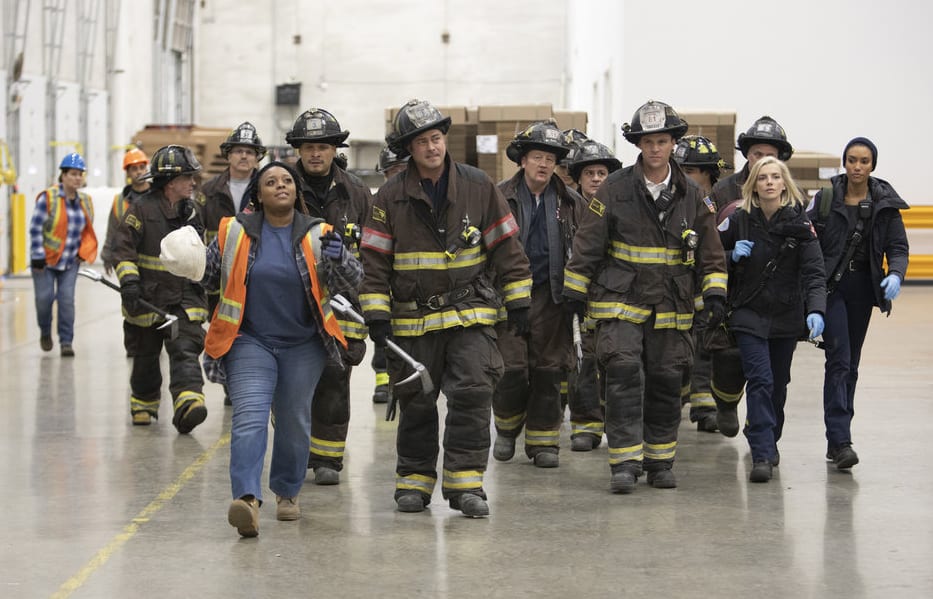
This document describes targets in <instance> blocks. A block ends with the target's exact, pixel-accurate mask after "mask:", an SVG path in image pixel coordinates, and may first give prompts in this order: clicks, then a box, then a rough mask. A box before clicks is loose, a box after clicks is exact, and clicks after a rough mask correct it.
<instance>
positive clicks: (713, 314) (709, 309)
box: [703, 295, 726, 330]
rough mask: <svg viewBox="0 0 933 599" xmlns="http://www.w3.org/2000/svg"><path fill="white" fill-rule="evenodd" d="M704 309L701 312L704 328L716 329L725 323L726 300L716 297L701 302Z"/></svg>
mask: <svg viewBox="0 0 933 599" xmlns="http://www.w3.org/2000/svg"><path fill="white" fill-rule="evenodd" d="M703 303H704V304H705V305H706V308H705V309H704V310H703V315H704V320H705V321H706V327H707V328H708V329H710V330H712V329H718V328H719V327H720V326H722V323H724V322H726V300H724V299H723V298H721V297H720V296H718V295H714V296H712V297H708V298H706V299H704V300H703Z"/></svg>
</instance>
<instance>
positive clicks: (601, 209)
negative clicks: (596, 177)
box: [588, 198, 606, 218]
mask: <svg viewBox="0 0 933 599" xmlns="http://www.w3.org/2000/svg"><path fill="white" fill-rule="evenodd" d="M588 208H589V209H590V210H592V211H593V212H595V213H596V214H597V215H598V216H599V217H600V218H602V217H603V215H604V214H606V205H605V204H603V203H602V202H600V201H599V200H597V199H596V198H593V199H592V200H590V204H589V206H588Z"/></svg>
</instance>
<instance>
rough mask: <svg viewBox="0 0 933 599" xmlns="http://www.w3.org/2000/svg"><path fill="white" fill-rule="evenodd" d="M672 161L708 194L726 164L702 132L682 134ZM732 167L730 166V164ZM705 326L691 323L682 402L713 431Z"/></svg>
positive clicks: (698, 421)
mask: <svg viewBox="0 0 933 599" xmlns="http://www.w3.org/2000/svg"><path fill="white" fill-rule="evenodd" d="M674 162H676V163H677V164H678V165H680V168H681V170H682V171H683V172H684V174H685V175H687V176H688V177H690V178H691V179H693V181H694V183H696V184H697V185H699V186H700V189H701V190H703V193H704V194H706V195H709V193H710V191H711V190H712V188H713V185H715V184H716V182H717V181H718V180H719V174H720V169H722V168H727V165H726V163H725V161H724V160H723V159H722V158H721V157H720V156H719V151H718V150H716V145H715V144H713V142H711V141H710V140H709V139H707V138H705V137H703V136H702V135H685V136H684V137H681V138H680V140H679V141H678V142H677V147H676V148H674ZM730 168H731V167H730ZM704 332H705V329H704V326H703V322H702V321H701V319H697V320H696V322H694V323H693V343H694V353H693V368H692V369H691V371H690V376H689V379H688V380H687V381H686V382H685V384H684V394H683V398H682V401H683V403H689V404H690V422H696V425H697V430H698V431H703V432H708V433H715V432H716V431H717V430H719V425H718V423H717V416H716V402H715V401H714V400H713V394H712V391H710V371H711V369H712V358H711V355H710V352H709V351H707V350H706V348H705V347H704V346H703V344H702V343H701V340H702V339H703V335H704Z"/></svg>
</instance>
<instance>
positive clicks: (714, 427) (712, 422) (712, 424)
mask: <svg viewBox="0 0 933 599" xmlns="http://www.w3.org/2000/svg"><path fill="white" fill-rule="evenodd" d="M697 430H698V431H700V432H701V433H715V432H716V431H718V430H719V422H718V417H717V415H716V414H703V415H702V416H700V417H699V418H698V419H697Z"/></svg>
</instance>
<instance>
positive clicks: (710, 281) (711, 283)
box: [701, 272, 729, 293]
mask: <svg viewBox="0 0 933 599" xmlns="http://www.w3.org/2000/svg"><path fill="white" fill-rule="evenodd" d="M728 280H729V275H727V274H726V273H724V272H711V273H709V274H708V275H706V276H705V277H703V284H702V285H701V290H702V292H703V293H706V292H707V291H709V290H710V289H722V290H723V291H725V290H726V283H727V282H728Z"/></svg>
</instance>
